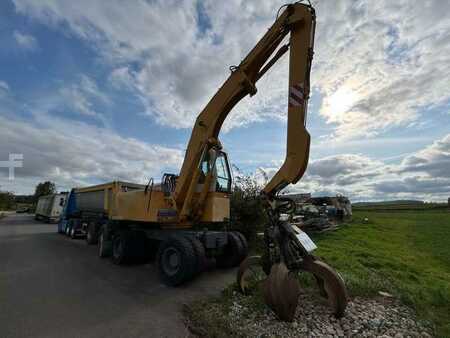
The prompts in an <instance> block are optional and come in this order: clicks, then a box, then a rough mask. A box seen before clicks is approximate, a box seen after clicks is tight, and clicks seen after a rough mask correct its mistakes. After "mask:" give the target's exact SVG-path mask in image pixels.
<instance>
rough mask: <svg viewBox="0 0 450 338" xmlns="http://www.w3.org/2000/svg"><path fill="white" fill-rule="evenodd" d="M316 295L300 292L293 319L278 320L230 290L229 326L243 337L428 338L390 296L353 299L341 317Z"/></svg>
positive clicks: (427, 331) (425, 328) (428, 333)
mask: <svg viewBox="0 0 450 338" xmlns="http://www.w3.org/2000/svg"><path fill="white" fill-rule="evenodd" d="M317 297H318V296H317V295H316V294H310V293H303V294H301V295H300V299H299V306H298V307H297V313H296V317H295V320H294V322H292V323H286V322H281V321H278V320H277V319H276V318H275V316H274V314H273V313H272V312H271V311H270V309H268V308H263V309H261V310H256V311H255V309H254V308H252V307H249V306H246V305H244V304H246V303H248V302H246V300H245V298H244V297H243V296H242V295H240V294H239V293H234V294H233V297H232V305H231V306H230V307H229V312H228V314H227V316H228V318H226V319H224V320H229V321H230V326H231V327H232V328H233V329H234V330H235V331H236V335H238V336H246V337H386V338H387V337H394V338H401V337H425V338H426V337H432V332H433V331H432V329H431V327H430V326H429V325H428V324H425V323H421V322H419V321H418V320H417V319H416V317H415V315H414V312H413V311H412V310H411V309H410V308H409V307H406V306H404V305H401V304H400V303H399V302H398V301H396V300H394V299H391V298H384V297H379V298H375V299H364V298H358V297H356V298H353V299H352V300H351V301H350V302H349V304H348V306H347V310H346V314H345V316H344V317H343V318H341V319H336V318H335V317H334V316H333V315H332V313H331V311H330V309H329V308H328V306H327V304H326V303H325V302H323V301H322V300H320V299H318V298H317Z"/></svg>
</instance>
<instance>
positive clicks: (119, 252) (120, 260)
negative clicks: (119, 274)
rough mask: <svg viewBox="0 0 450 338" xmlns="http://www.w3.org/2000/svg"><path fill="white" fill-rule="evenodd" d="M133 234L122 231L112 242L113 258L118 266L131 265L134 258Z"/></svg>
mask: <svg viewBox="0 0 450 338" xmlns="http://www.w3.org/2000/svg"><path fill="white" fill-rule="evenodd" d="M133 256H134V255H133V233H132V232H131V231H121V232H119V233H118V234H117V235H116V236H114V238H113V241H112V258H113V262H114V263H115V264H117V265H122V264H126V263H129V262H130V260H131V258H133Z"/></svg>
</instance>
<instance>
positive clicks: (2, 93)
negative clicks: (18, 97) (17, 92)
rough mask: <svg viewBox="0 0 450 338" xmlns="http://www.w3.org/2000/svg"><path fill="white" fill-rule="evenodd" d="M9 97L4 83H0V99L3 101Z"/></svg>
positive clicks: (7, 87) (7, 88)
mask: <svg viewBox="0 0 450 338" xmlns="http://www.w3.org/2000/svg"><path fill="white" fill-rule="evenodd" d="M8 95H9V86H8V84H7V83H6V82H5V81H0V99H5V98H7V97H8Z"/></svg>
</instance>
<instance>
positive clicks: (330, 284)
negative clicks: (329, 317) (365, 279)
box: [302, 258, 348, 318]
mask: <svg viewBox="0 0 450 338" xmlns="http://www.w3.org/2000/svg"><path fill="white" fill-rule="evenodd" d="M302 269H303V270H305V271H308V272H310V273H312V274H313V275H314V277H315V278H316V281H317V284H318V286H319V291H320V294H321V295H322V296H324V297H325V298H326V299H327V300H328V304H329V305H330V307H331V309H332V311H333V313H334V315H335V317H336V318H341V317H342V316H343V315H344V313H345V308H346V307H347V302H348V296H347V289H346V287H345V283H344V280H343V279H342V277H341V276H340V275H339V274H338V273H337V272H336V271H334V270H333V269H332V268H331V267H330V266H329V265H328V264H326V263H324V262H322V261H320V260H318V259H312V258H308V259H305V260H304V263H303V266H302Z"/></svg>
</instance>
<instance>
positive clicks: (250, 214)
mask: <svg viewBox="0 0 450 338" xmlns="http://www.w3.org/2000/svg"><path fill="white" fill-rule="evenodd" d="M234 171H235V178H234V185H233V192H232V194H231V224H232V225H231V227H232V230H236V231H240V232H241V233H242V234H244V236H245V237H246V238H247V240H249V241H250V240H252V239H254V238H255V236H256V233H257V232H258V231H263V225H264V224H265V223H266V221H267V218H266V217H267V216H266V213H265V210H264V206H263V201H262V199H261V196H260V193H261V190H262V188H263V184H260V183H258V182H257V181H256V179H255V178H254V176H251V175H247V174H243V173H242V172H241V171H240V170H239V169H238V168H236V167H234Z"/></svg>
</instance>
